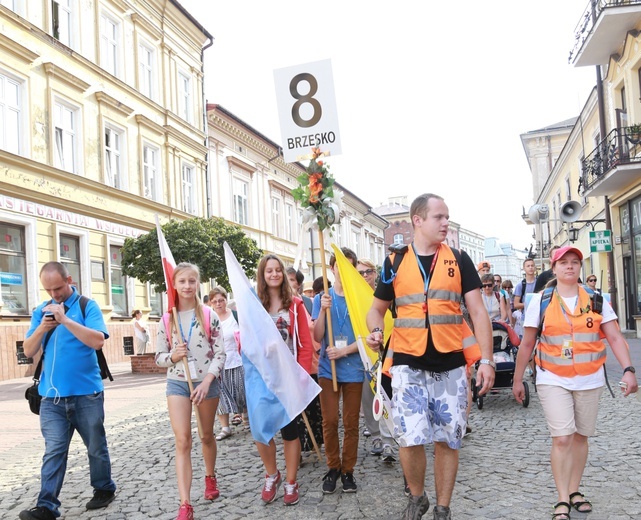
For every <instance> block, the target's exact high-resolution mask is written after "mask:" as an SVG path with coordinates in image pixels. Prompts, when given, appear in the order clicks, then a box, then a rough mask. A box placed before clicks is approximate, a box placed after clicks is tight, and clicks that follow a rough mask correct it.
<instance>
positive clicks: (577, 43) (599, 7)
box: [568, 0, 641, 63]
mask: <svg viewBox="0 0 641 520" xmlns="http://www.w3.org/2000/svg"><path fill="white" fill-rule="evenodd" d="M593 3H594V4H595V5H594V8H593V7H592V4H593ZM639 4H641V0H589V1H588V5H587V7H586V8H585V11H583V15H582V16H581V18H580V19H579V23H578V24H577V25H576V28H575V29H574V47H573V48H572V50H571V51H570V56H569V57H568V63H572V60H573V59H574V58H575V57H576V55H577V54H578V53H579V51H580V50H581V48H582V47H583V44H584V43H585V40H587V39H588V36H590V32H591V31H592V28H593V27H594V25H595V24H596V21H597V20H598V19H599V16H600V15H601V13H602V12H603V10H604V9H606V8H608V7H623V6H628V5H639Z"/></svg>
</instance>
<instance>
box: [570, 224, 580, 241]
mask: <svg viewBox="0 0 641 520" xmlns="http://www.w3.org/2000/svg"><path fill="white" fill-rule="evenodd" d="M568 238H569V240H570V242H572V243H574V242H576V241H577V240H578V239H579V229H577V228H575V227H573V226H570V228H569V229H568Z"/></svg>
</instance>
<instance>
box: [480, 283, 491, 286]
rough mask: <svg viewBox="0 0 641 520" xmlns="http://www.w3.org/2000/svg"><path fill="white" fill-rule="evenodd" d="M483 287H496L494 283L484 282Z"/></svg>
mask: <svg viewBox="0 0 641 520" xmlns="http://www.w3.org/2000/svg"><path fill="white" fill-rule="evenodd" d="M482 287H494V284H493V283H484V284H483V285H482Z"/></svg>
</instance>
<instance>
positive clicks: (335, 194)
mask: <svg viewBox="0 0 641 520" xmlns="http://www.w3.org/2000/svg"><path fill="white" fill-rule="evenodd" d="M325 155H328V154H327V153H325V152H321V151H320V148H312V153H311V155H309V156H308V157H309V159H310V161H309V166H308V167H307V171H306V172H305V173H302V174H301V175H299V176H298V177H297V179H296V180H297V181H298V182H299V183H300V186H298V187H297V188H295V189H294V190H293V191H292V195H293V196H294V199H295V200H297V201H299V202H300V205H301V207H303V208H304V213H303V226H304V227H305V226H306V227H307V229H309V228H312V227H315V228H317V229H318V243H319V247H320V256H321V268H322V271H323V288H324V290H325V294H329V284H328V283H327V262H326V260H325V240H324V238H323V231H324V230H325V229H327V228H329V229H330V230H331V228H332V226H333V225H334V224H336V223H338V221H339V219H340V204H341V202H340V201H341V197H342V196H343V194H342V193H341V192H340V191H338V190H334V178H333V177H332V176H331V175H330V173H329V166H328V165H327V164H324V162H323V161H322V160H321V159H322V158H323V157H324V156H325ZM326 322H327V335H328V336H329V338H328V340H329V345H328V347H330V348H334V333H333V330H332V311H331V309H327V310H326ZM331 367H332V386H333V388H334V392H338V382H337V380H336V361H334V360H333V359H332V360H331Z"/></svg>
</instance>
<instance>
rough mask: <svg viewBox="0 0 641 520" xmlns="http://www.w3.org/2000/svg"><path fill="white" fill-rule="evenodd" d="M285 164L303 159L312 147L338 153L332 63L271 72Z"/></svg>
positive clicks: (324, 61) (327, 62)
mask: <svg viewBox="0 0 641 520" xmlns="http://www.w3.org/2000/svg"><path fill="white" fill-rule="evenodd" d="M274 81H275V84H276V101H277V103H278V115H279V119H280V132H281V136H282V140H283V156H284V159H285V162H295V161H298V160H300V159H303V158H305V157H306V156H307V155H309V154H310V153H311V150H312V148H320V149H321V151H323V152H329V154H330V155H339V154H340V153H341V140H340V132H339V130H338V115H337V111H336V96H335V95H334V79H333V76H332V62H331V60H323V61H316V62H313V63H306V64H304V65H296V66H294V67H286V68H284V69H276V70H274Z"/></svg>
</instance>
